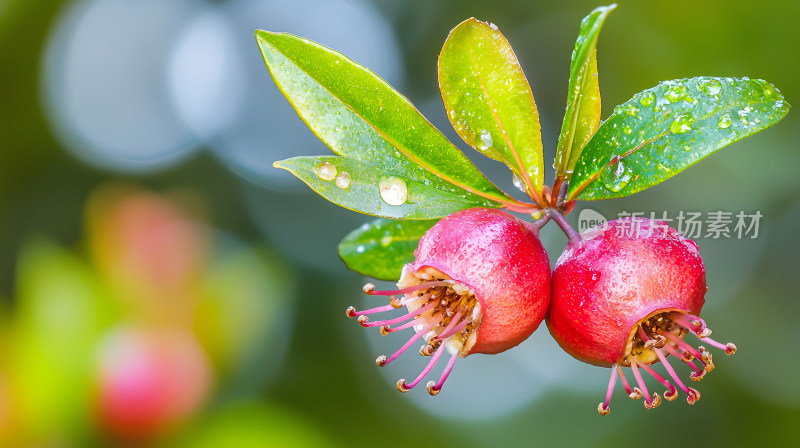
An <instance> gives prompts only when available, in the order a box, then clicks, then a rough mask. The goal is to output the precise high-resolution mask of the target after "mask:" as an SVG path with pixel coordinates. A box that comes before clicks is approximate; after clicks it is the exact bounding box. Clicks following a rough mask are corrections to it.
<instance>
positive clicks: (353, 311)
mask: <svg viewBox="0 0 800 448" xmlns="http://www.w3.org/2000/svg"><path fill="white" fill-rule="evenodd" d="M351 308H352V307H351ZM395 309H397V308H395V307H393V306H392V305H384V306H379V307H376V308H370V309H368V310H361V311H357V310H356V309H355V308H352V309H350V308H348V309H347V315H348V316H350V317H356V316H363V315H365V314H374V313H382V312H384V311H391V310H395Z"/></svg>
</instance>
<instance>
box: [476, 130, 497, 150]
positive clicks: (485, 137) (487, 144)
mask: <svg viewBox="0 0 800 448" xmlns="http://www.w3.org/2000/svg"><path fill="white" fill-rule="evenodd" d="M477 143H478V149H489V148H491V147H492V146H493V145H494V141H492V134H490V133H489V131H487V130H485V129H484V130H482V131H481V133H480V135H479V136H478V141H477Z"/></svg>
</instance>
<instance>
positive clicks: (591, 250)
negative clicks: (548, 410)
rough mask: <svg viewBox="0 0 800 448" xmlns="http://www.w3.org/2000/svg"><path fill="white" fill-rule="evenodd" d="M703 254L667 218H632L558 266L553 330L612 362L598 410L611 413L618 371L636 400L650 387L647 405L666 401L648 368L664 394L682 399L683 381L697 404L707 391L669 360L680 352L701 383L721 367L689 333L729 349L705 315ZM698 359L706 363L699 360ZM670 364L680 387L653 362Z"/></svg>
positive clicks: (595, 235)
mask: <svg viewBox="0 0 800 448" xmlns="http://www.w3.org/2000/svg"><path fill="white" fill-rule="evenodd" d="M706 289H707V288H706V276H705V267H704V266H703V260H702V259H701V258H700V254H699V253H698V247H697V244H695V242H694V241H692V240H689V239H687V238H684V237H683V236H681V235H680V234H679V233H678V232H677V231H676V230H675V229H672V228H670V227H669V226H667V224H666V222H664V221H653V220H649V219H644V218H626V219H619V220H615V221H609V222H608V223H606V224H605V225H603V226H602V227H600V228H597V229H593V230H591V231H589V232H587V233H585V234H584V235H583V236H582V237H576V238H573V239H571V241H570V243H569V244H568V245H567V248H566V250H565V251H564V253H563V254H562V255H561V257H559V259H558V262H557V263H556V267H555V270H554V271H553V296H552V298H551V303H550V308H549V310H548V315H547V325H548V328H549V329H550V333H551V334H552V335H553V337H554V338H555V339H556V341H558V343H559V345H560V346H561V348H563V349H564V350H565V351H566V352H567V353H569V354H571V355H572V356H574V357H575V358H577V359H579V360H581V361H584V362H586V363H589V364H593V365H596V366H602V367H611V368H612V372H611V381H610V383H609V386H608V394H607V396H606V400H605V402H604V403H601V404H600V406H599V407H598V410H599V411H600V413H601V414H603V415H606V414H608V412H609V407H608V404H609V401H610V399H611V394H612V392H613V390H614V385H615V384H616V379H617V375H619V376H620V378H621V379H622V384H623V386H624V387H625V391H626V392H627V393H628V395H629V396H630V397H631V398H634V399H636V398H640V397H641V396H642V391H644V397H645V407H647V408H648V409H649V408H653V407H656V406H658V405H659V404H660V403H661V397H659V396H658V394H656V393H654V394H653V396H652V397H651V396H650V394H649V392H648V391H647V387H646V386H645V383H644V381H643V378H642V375H641V372H640V370H639V369H640V368H641V369H644V370H645V371H646V372H647V373H648V374H650V375H651V376H653V377H654V378H655V379H656V380H657V381H659V382H660V383H661V384H663V385H664V386H665V387H666V388H667V391H666V392H665V393H664V398H666V399H667V400H674V399H675V398H677V395H678V389H677V388H676V387H675V385H677V386H678V388H680V389H681V390H683V391H684V392H685V393H686V394H687V396H688V397H687V401H688V402H689V404H694V402H695V401H696V400H697V399H699V398H700V394H699V393H698V392H697V391H696V390H694V389H692V388H690V387H686V385H684V383H683V382H682V381H681V380H680V378H679V377H678V375H677V373H676V372H675V370H674V368H673V367H672V366H671V365H670V363H669V361H668V360H667V358H668V357H669V356H670V355H672V356H676V357H677V358H678V359H680V360H681V361H682V362H684V363H685V364H686V365H687V366H688V367H689V368H691V369H692V370H693V372H692V373H691V379H692V380H695V381H699V380H700V379H701V378H702V377H703V376H704V375H705V373H706V372H710V371H711V370H712V369H713V368H714V364H713V363H712V361H711V354H709V353H708V352H707V351H706V350H705V348H703V347H697V348H693V347H692V346H690V345H689V344H688V343H686V342H684V341H683V338H684V336H686V335H687V334H688V333H692V334H694V335H695V336H696V337H698V338H699V339H700V340H701V341H703V342H705V343H706V344H709V345H712V346H715V347H718V348H721V349H723V350H725V351H726V353H728V354H732V353H733V352H735V351H736V347H735V346H734V345H733V344H730V343H729V344H727V345H722V344H720V343H718V342H716V341H714V340H712V339H710V338H708V336H709V335H710V334H711V330H709V329H708V328H707V327H706V324H705V321H703V319H701V318H699V317H698V315H699V314H700V309H701V308H702V307H703V303H704V295H705V292H706ZM695 358H697V359H698V360H699V361H700V363H701V365H702V368H701V367H698V366H697V365H696V364H695V363H694V361H693V359H695ZM657 362H661V363H663V364H664V367H665V369H666V371H667V373H668V374H669V377H670V378H671V379H672V382H674V384H675V385H673V383H672V382H670V381H669V380H667V379H665V378H663V377H662V376H661V375H659V374H658V373H657V372H656V371H655V370H653V369H652V368H651V367H650V366H651V365H652V364H655V363H657ZM623 366H624V367H628V366H629V367H631V369H632V370H633V375H634V377H635V378H636V381H637V384H638V386H639V387H634V388H633V389H631V387H630V386H629V384H628V382H627V380H626V379H625V376H624V375H623V373H622V367H623Z"/></svg>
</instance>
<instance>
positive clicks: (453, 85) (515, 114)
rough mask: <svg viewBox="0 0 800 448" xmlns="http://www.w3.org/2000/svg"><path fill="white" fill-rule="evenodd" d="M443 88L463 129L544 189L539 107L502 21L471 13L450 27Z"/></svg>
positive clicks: (532, 187)
mask: <svg viewBox="0 0 800 448" xmlns="http://www.w3.org/2000/svg"><path fill="white" fill-rule="evenodd" d="M439 89H440V90H441V92H442V100H443V102H444V107H445V109H446V110H447V116H448V118H449V119H450V122H451V123H452V124H453V127H454V128H455V130H456V132H458V135H460V136H461V138H462V139H464V141H465V142H466V143H467V144H468V145H470V146H472V147H473V148H475V149H476V150H478V151H480V152H481V153H482V154H484V155H486V156H487V157H490V158H492V159H495V160H498V161H500V162H503V163H505V164H506V165H508V167H509V168H511V171H512V172H513V173H514V174H515V175H516V176H518V177H519V178H520V179H521V180H522V181H523V182H524V184H525V186H526V189H527V190H528V191H529V192H537V193H538V192H541V189H542V183H543V180H544V169H543V165H544V161H543V160H542V134H541V130H540V128H539V112H538V111H537V110H536V103H535V102H534V100H533V93H531V87H530V85H529V84H528V81H527V80H526V79H525V74H524V73H523V72H522V68H521V67H520V65H519V61H517V57H516V56H515V55H514V51H513V50H512V49H511V46H510V45H509V43H508V41H507V40H506V38H505V37H503V34H502V33H500V31H498V30H497V27H496V26H494V25H491V24H486V23H484V22H481V21H479V20H476V19H474V18H471V19H468V20H465V21H464V22H462V23H461V24H459V25H458V26H457V27H455V28H454V29H453V31H451V32H450V35H449V36H448V37H447V40H446V41H445V43H444V47H443V48H442V52H441V53H440V54H439ZM532 196H533V194H532Z"/></svg>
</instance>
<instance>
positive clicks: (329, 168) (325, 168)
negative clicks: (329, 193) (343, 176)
mask: <svg viewBox="0 0 800 448" xmlns="http://www.w3.org/2000/svg"><path fill="white" fill-rule="evenodd" d="M314 174H316V175H317V177H319V178H320V179H322V180H333V178H334V177H336V167H335V166H333V165H332V164H331V163H329V162H323V163H320V164H319V165H317V166H316V167H314Z"/></svg>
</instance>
